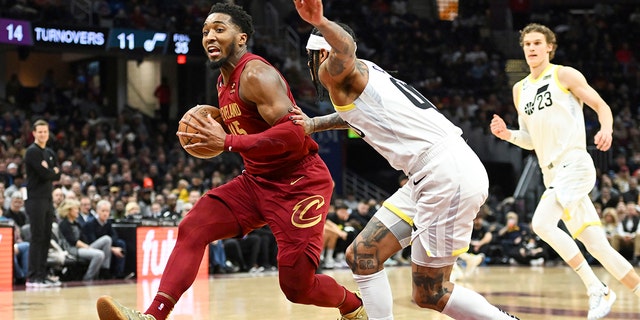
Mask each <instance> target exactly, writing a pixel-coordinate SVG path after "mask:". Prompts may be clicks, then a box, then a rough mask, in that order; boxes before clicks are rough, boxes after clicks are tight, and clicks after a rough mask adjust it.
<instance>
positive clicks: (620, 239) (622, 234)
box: [611, 201, 640, 266]
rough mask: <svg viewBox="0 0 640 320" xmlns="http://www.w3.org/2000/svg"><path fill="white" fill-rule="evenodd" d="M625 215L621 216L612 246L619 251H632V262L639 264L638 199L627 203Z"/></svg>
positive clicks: (639, 218)
mask: <svg viewBox="0 0 640 320" xmlns="http://www.w3.org/2000/svg"><path fill="white" fill-rule="evenodd" d="M625 207H626V210H625V212H624V215H622V216H620V222H619V223H618V232H617V234H616V235H614V236H613V241H612V244H611V246H612V247H613V248H614V249H616V251H618V252H621V253H622V252H624V250H628V251H631V252H632V253H631V257H630V258H631V263H632V264H633V265H634V266H638V262H640V236H639V235H638V233H639V232H640V228H639V226H640V216H639V215H638V204H637V202H636V201H629V202H627V203H626V206H625Z"/></svg>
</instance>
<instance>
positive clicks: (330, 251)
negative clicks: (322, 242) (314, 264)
mask: <svg viewBox="0 0 640 320" xmlns="http://www.w3.org/2000/svg"><path fill="white" fill-rule="evenodd" d="M324 258H325V259H327V260H331V261H333V249H327V253H326V255H325V257H324Z"/></svg>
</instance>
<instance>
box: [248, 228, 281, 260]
mask: <svg viewBox="0 0 640 320" xmlns="http://www.w3.org/2000/svg"><path fill="white" fill-rule="evenodd" d="M249 234H251V235H255V236H257V237H259V238H260V251H259V253H258V261H257V264H258V267H259V268H262V270H267V271H269V270H271V271H273V270H275V269H276V268H277V265H278V262H277V255H278V246H277V244H276V238H275V237H274V235H273V232H272V231H271V228H269V226H267V225H265V226H263V227H262V228H258V229H255V230H253V231H251V232H250V233H249Z"/></svg>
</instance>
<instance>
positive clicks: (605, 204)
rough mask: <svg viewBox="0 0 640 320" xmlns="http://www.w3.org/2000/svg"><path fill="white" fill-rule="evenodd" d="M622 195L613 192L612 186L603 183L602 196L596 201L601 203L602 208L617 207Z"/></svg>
mask: <svg viewBox="0 0 640 320" xmlns="http://www.w3.org/2000/svg"><path fill="white" fill-rule="evenodd" d="M619 199H620V197H619V196H618V195H617V194H613V193H612V192H611V187H609V186H605V185H603V186H602V187H601V188H600V196H598V197H597V198H596V200H595V201H594V202H598V203H600V205H601V206H602V209H603V210H604V209H605V208H615V207H616V206H617V205H618V202H619Z"/></svg>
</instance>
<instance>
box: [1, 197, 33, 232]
mask: <svg viewBox="0 0 640 320" xmlns="http://www.w3.org/2000/svg"><path fill="white" fill-rule="evenodd" d="M3 216H4V217H6V218H8V219H11V220H13V221H14V223H15V224H16V225H17V226H18V227H22V226H24V225H25V224H28V223H29V217H28V216H27V213H26V212H25V210H24V199H23V198H22V192H20V191H14V192H13V193H12V194H11V198H10V204H9V209H7V210H5V211H4V213H3Z"/></svg>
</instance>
